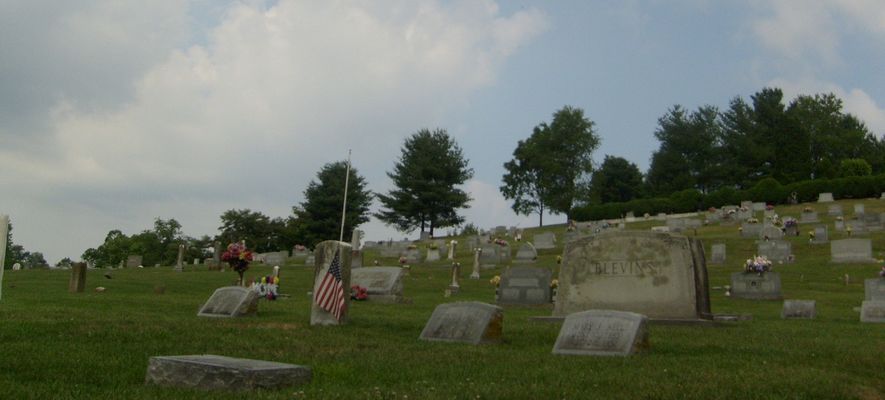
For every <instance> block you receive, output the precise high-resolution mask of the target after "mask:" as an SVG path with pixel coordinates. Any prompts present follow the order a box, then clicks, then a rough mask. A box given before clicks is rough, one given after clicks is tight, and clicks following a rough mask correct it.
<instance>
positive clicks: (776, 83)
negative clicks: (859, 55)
mask: <svg viewBox="0 0 885 400" xmlns="http://www.w3.org/2000/svg"><path fill="white" fill-rule="evenodd" d="M768 85H769V86H773V87H779V88H781V89H783V91H784V97H785V98H786V99H788V100H791V99H794V98H796V96H798V95H814V94H818V93H833V94H834V95H836V97H838V98H840V99H842V104H843V108H844V109H843V111H844V112H847V113H851V114H853V115H854V116H856V117H858V118H860V120H861V121H863V122H864V123H865V124H866V125H867V127H868V128H870V130H871V131H872V132H873V133H874V134H876V135H877V136H879V137H882V136H883V135H885V105H880V104H878V103H877V102H876V100H875V99H873V98H872V97H871V96H870V95H869V94H867V93H866V92H865V91H864V90H863V89H860V88H851V89H846V88H844V87H842V86H840V85H838V84H835V83H832V82H826V81H822V80H817V79H814V78H804V79H801V78H792V79H786V78H778V79H773V80H771V81H770V82H769V83H768Z"/></svg>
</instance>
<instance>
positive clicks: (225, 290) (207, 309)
mask: <svg viewBox="0 0 885 400" xmlns="http://www.w3.org/2000/svg"><path fill="white" fill-rule="evenodd" d="M259 298H261V296H260V295H259V294H258V292H256V291H254V290H250V289H247V288H244V287H242V286H226V287H222V288H218V289H215V292H214V293H212V296H210V297H209V300H206V303H205V304H203V306H202V307H200V311H199V312H198V313H197V316H199V317H222V318H235V317H246V316H251V315H255V314H256V313H257V312H258V299H259Z"/></svg>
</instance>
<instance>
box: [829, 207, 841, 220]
mask: <svg viewBox="0 0 885 400" xmlns="http://www.w3.org/2000/svg"><path fill="white" fill-rule="evenodd" d="M827 215H829V216H831V217H841V216H842V206H841V205H839V204H830V205H829V206H828V207H827Z"/></svg>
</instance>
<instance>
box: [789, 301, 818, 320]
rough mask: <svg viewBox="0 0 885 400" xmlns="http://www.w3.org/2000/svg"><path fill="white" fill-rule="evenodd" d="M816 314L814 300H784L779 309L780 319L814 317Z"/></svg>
mask: <svg viewBox="0 0 885 400" xmlns="http://www.w3.org/2000/svg"><path fill="white" fill-rule="evenodd" d="M816 316H817V307H816V302H815V301H814V300H784V308H783V309H781V318H782V319H814V318H815V317H816Z"/></svg>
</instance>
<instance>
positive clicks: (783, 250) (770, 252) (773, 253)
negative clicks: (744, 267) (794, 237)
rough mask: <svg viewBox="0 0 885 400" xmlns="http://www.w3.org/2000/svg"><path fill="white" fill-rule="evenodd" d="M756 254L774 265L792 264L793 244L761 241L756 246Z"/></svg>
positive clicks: (780, 241)
mask: <svg viewBox="0 0 885 400" xmlns="http://www.w3.org/2000/svg"><path fill="white" fill-rule="evenodd" d="M756 254H758V255H760V256H765V257H766V258H768V259H769V260H771V261H772V262H775V263H789V262H793V259H792V254H793V244H792V243H791V242H787V241H784V240H769V241H762V242H759V244H758V245H756Z"/></svg>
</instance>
